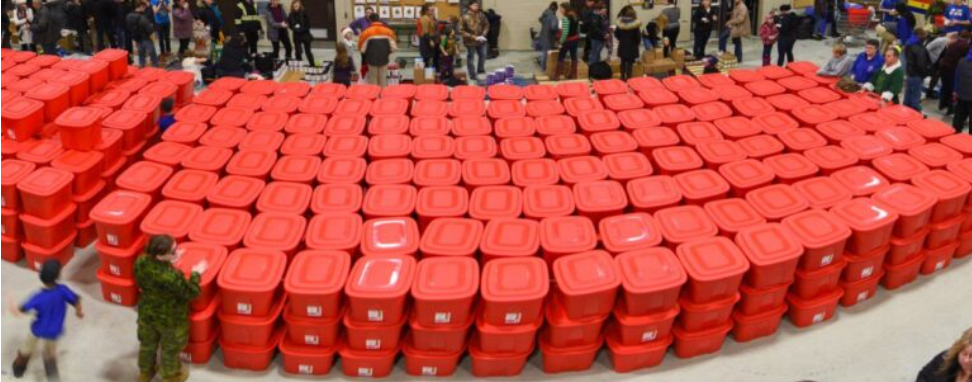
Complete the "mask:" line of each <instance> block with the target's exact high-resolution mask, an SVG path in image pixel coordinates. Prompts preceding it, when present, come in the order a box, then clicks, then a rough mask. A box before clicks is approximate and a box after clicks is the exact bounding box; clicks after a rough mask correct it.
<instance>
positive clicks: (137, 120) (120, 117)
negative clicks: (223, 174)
mask: <svg viewBox="0 0 972 382" xmlns="http://www.w3.org/2000/svg"><path fill="white" fill-rule="evenodd" d="M89 109H91V110H93V111H95V112H94V113H92V114H94V116H92V117H89V118H94V119H97V118H98V117H99V115H100V113H101V111H100V110H97V109H94V108H89ZM69 110H71V109H69ZM65 113H67V112H65ZM62 117H63V114H62ZM94 119H92V120H91V121H93V120H94ZM146 119H148V114H146V113H143V112H139V111H134V110H126V109H122V110H118V111H115V112H113V113H111V114H109V115H108V116H107V117H105V119H104V120H102V121H101V126H102V127H107V128H110V129H118V130H124V131H128V130H134V129H139V131H140V130H141V127H142V126H144V125H145V120H146ZM58 120H61V117H58ZM65 122H67V121H65ZM68 123H70V122H68ZM89 123H91V122H90V121H89ZM62 126H63V125H62ZM81 126H84V125H81ZM172 129H176V131H175V132H173V133H169V130H172ZM183 129H186V130H188V131H183ZM205 131H206V125H204V124H201V123H199V124H197V123H188V122H176V123H174V124H172V126H169V129H166V130H165V133H163V134H162V138H163V139H165V138H166V136H168V137H175V136H180V135H183V134H186V135H188V136H187V137H186V139H184V140H177V142H195V141H196V140H197V139H199V137H200V136H201V135H202V133H203V132H205ZM190 139H191V140H190Z"/></svg>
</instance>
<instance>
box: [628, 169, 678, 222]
mask: <svg viewBox="0 0 972 382" xmlns="http://www.w3.org/2000/svg"><path fill="white" fill-rule="evenodd" d="M626 190H627V191H628V199H629V201H630V203H631V205H632V207H634V210H635V211H638V212H649V213H653V212H655V211H658V210H660V209H663V208H666V207H672V206H675V205H678V204H679V203H680V202H681V201H682V191H681V190H680V189H679V187H678V184H677V183H675V179H674V178H672V177H670V176H649V177H644V178H640V179H635V180H632V181H630V182H628V184H627V186H626Z"/></svg>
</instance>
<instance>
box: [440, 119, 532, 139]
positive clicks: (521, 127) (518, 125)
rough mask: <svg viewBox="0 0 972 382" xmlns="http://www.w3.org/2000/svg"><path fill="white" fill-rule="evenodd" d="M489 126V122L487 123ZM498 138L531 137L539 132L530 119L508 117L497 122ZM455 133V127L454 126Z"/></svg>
mask: <svg viewBox="0 0 972 382" xmlns="http://www.w3.org/2000/svg"><path fill="white" fill-rule="evenodd" d="M486 123H487V126H488V123H489V121H486ZM495 129H496V137H497V138H512V137H530V136H533V135H534V133H536V131H537V124H536V122H535V121H534V120H533V118H530V117H512V116H511V117H507V118H500V119H497V120H496V123H495ZM453 131H455V127H454V126H453Z"/></svg>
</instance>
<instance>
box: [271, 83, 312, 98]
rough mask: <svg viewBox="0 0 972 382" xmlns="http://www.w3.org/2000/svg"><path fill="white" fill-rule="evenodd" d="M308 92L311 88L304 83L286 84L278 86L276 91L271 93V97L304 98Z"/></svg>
mask: <svg viewBox="0 0 972 382" xmlns="http://www.w3.org/2000/svg"><path fill="white" fill-rule="evenodd" d="M310 90H311V86H310V84H308V83H306V82H301V81H298V82H287V83H282V84H280V86H278V87H277V90H276V91H274V92H273V95H275V96H291V97H297V98H304V96H306V95H307V93H310Z"/></svg>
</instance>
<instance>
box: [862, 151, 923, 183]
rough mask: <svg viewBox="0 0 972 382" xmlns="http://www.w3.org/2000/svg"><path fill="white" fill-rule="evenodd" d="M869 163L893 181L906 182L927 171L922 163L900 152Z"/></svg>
mask: <svg viewBox="0 0 972 382" xmlns="http://www.w3.org/2000/svg"><path fill="white" fill-rule="evenodd" d="M871 165H872V166H873V167H874V168H875V169H876V170H878V171H880V172H881V173H882V174H884V176H886V177H888V179H890V180H891V181H893V182H908V181H910V180H911V178H913V177H914V176H915V175H918V174H921V173H924V172H928V166H925V164H924V163H921V162H920V161H918V160H917V159H915V158H912V157H911V156H910V155H908V154H900V153H899V154H891V155H885V156H883V157H880V158H877V159H874V160H873V161H872V162H871Z"/></svg>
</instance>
